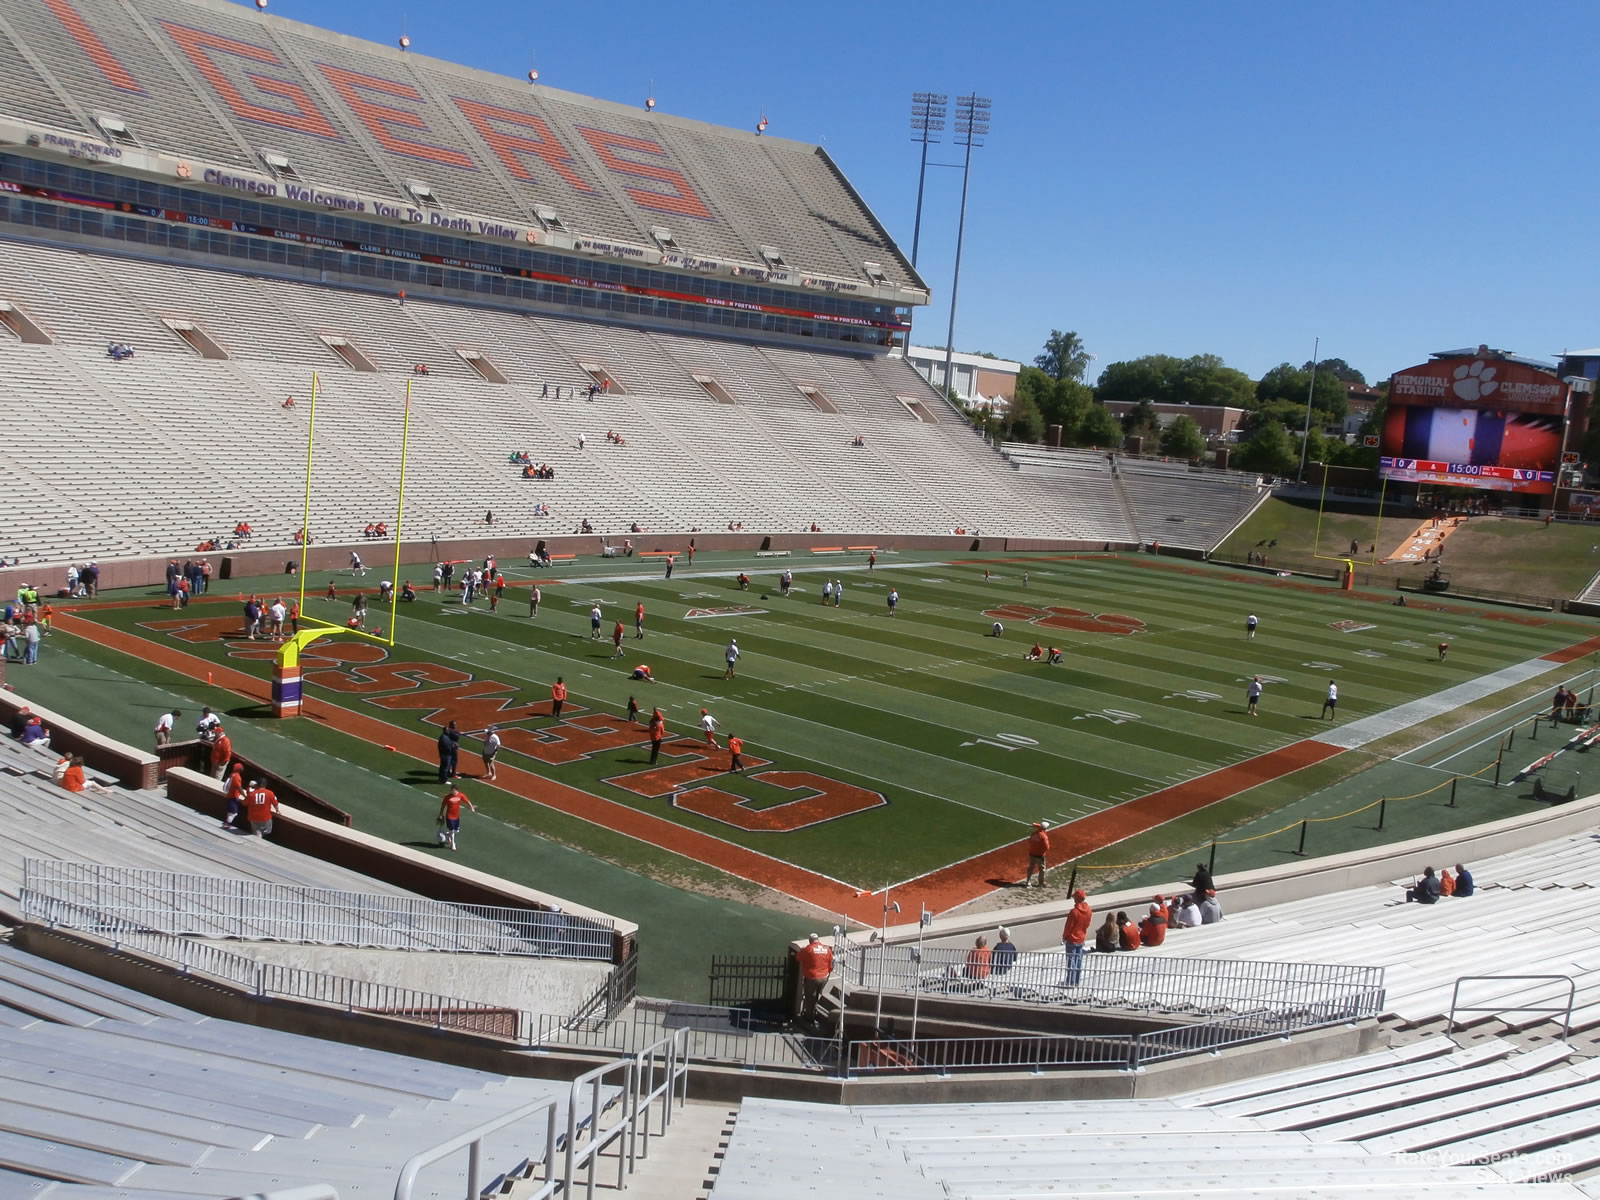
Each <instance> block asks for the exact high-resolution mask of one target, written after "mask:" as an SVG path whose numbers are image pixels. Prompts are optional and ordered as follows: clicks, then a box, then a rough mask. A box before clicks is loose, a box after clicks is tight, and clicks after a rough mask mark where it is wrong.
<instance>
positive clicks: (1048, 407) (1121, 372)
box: [970, 329, 1383, 475]
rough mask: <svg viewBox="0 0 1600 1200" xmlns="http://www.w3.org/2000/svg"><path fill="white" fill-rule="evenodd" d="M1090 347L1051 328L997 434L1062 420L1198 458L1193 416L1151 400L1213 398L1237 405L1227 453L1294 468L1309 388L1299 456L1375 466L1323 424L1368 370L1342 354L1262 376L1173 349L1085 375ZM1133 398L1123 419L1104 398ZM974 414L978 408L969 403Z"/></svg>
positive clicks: (1090, 440) (1272, 468) (1075, 431)
mask: <svg viewBox="0 0 1600 1200" xmlns="http://www.w3.org/2000/svg"><path fill="white" fill-rule="evenodd" d="M1090 361H1091V356H1090V355H1089V353H1088V351H1087V349H1086V348H1085V346H1084V343H1083V339H1082V338H1080V337H1079V336H1078V335H1077V334H1076V333H1073V332H1063V331H1061V330H1059V329H1053V330H1051V331H1050V336H1049V337H1048V338H1047V339H1045V344H1044V349H1043V351H1042V352H1041V353H1040V354H1039V355H1038V357H1036V358H1035V359H1034V360H1033V365H1031V366H1025V367H1023V368H1022V372H1021V374H1019V375H1018V376H1017V390H1016V396H1015V398H1014V399H1013V400H1012V403H1011V408H1010V411H1009V412H1007V413H1005V414H1004V415H1003V417H1001V418H998V419H1000V420H1001V429H1000V431H999V432H1000V435H1001V436H1002V437H1003V438H1005V439H1006V440H1009V441H1016V442H1040V441H1043V440H1044V435H1045V431H1046V429H1047V428H1048V427H1049V426H1051V425H1060V426H1061V441H1062V444H1063V445H1067V446H1099V447H1108V448H1109V447H1114V446H1121V445H1122V444H1123V439H1124V438H1126V437H1130V436H1135V435H1138V436H1141V437H1143V438H1144V439H1145V442H1146V445H1149V444H1150V443H1151V442H1152V441H1154V443H1155V444H1156V445H1157V446H1159V448H1160V453H1162V454H1165V455H1168V456H1169V457H1172V458H1184V459H1196V458H1199V457H1201V456H1202V455H1204V454H1205V451H1206V439H1205V435H1204V434H1203V433H1202V432H1201V430H1200V426H1199V425H1198V424H1197V423H1196V422H1195V420H1194V419H1193V418H1192V417H1189V416H1187V415H1180V416H1178V417H1177V418H1176V419H1174V420H1172V421H1169V422H1168V423H1167V424H1165V425H1163V424H1162V423H1161V421H1160V420H1159V419H1158V418H1157V415H1156V410H1155V406H1156V405H1158V404H1212V405H1226V406H1230V407H1233V408H1242V409H1244V410H1245V415H1244V418H1243V421H1242V423H1241V429H1242V430H1243V435H1242V441H1241V443H1240V445H1239V448H1238V453H1237V454H1236V455H1235V456H1234V459H1233V461H1234V463H1235V464H1236V465H1238V466H1240V467H1243V468H1245V469H1246V470H1253V471H1263V472H1266V473H1268V474H1276V475H1283V474H1292V473H1293V472H1294V471H1295V470H1296V468H1297V466H1298V464H1299V461H1300V443H1301V431H1302V429H1303V428H1304V425H1305V415H1306V396H1307V392H1308V391H1309V392H1310V396H1311V409H1312V417H1311V433H1310V435H1309V437H1308V438H1307V439H1306V442H1307V445H1306V460H1307V461H1308V462H1325V463H1329V464H1332V465H1337V466H1356V467H1376V466H1377V465H1378V452H1377V450H1375V449H1367V448H1366V447H1364V446H1363V445H1362V444H1361V441H1360V439H1359V438H1358V439H1357V442H1356V444H1355V445H1347V444H1346V443H1345V442H1344V441H1343V440H1342V439H1340V438H1330V437H1327V436H1325V435H1324V434H1323V433H1322V432H1321V430H1322V428H1323V427H1324V426H1331V425H1337V424H1339V423H1341V422H1343V420H1344V418H1345V414H1346V412H1347V411H1348V401H1347V395H1346V389H1347V388H1348V387H1349V385H1351V384H1358V385H1363V386H1364V385H1365V384H1366V378H1365V377H1364V376H1363V375H1362V374H1361V372H1360V371H1358V370H1356V369H1355V368H1354V367H1352V366H1351V365H1350V364H1349V363H1347V362H1345V361H1344V359H1342V358H1327V359H1323V360H1321V361H1320V362H1318V363H1317V364H1316V372H1315V382H1313V372H1312V364H1311V363H1309V362H1307V363H1305V364H1304V365H1302V366H1299V367H1296V366H1294V365H1293V364H1291V363H1287V362H1285V363H1281V364H1279V365H1278V366H1276V367H1274V368H1272V370H1270V371H1268V372H1267V373H1266V374H1265V375H1263V376H1262V377H1261V378H1260V379H1251V378H1250V377H1249V376H1248V375H1246V374H1245V373H1244V372H1243V371H1240V370H1237V369H1236V368H1234V367H1230V366H1228V365H1227V364H1226V363H1224V362H1223V361H1222V359H1221V358H1219V357H1218V356H1217V355H1215V354H1196V355H1193V356H1191V357H1189V358H1178V357H1176V356H1174V355H1171V354H1147V355H1145V356H1143V357H1142V358H1135V359H1132V360H1130V361H1128V362H1115V363H1111V364H1110V365H1108V366H1107V367H1106V368H1105V370H1103V371H1102V372H1101V373H1100V378H1099V380H1098V381H1097V382H1096V383H1095V384H1094V385H1092V386H1091V385H1090V384H1087V383H1085V382H1084V381H1083V377H1084V375H1085V374H1086V373H1087V371H1088V368H1089V363H1090ZM1119 401H1120V402H1124V403H1127V404H1129V405H1131V406H1132V407H1131V409H1130V410H1129V411H1128V413H1127V415H1126V416H1124V417H1122V418H1121V419H1119V418H1117V417H1116V416H1114V415H1113V414H1112V413H1111V411H1110V409H1108V408H1107V407H1106V406H1107V404H1110V403H1115V402H1119ZM970 415H971V416H972V417H973V420H974V421H975V422H982V421H984V420H985V419H986V414H983V413H978V412H972V413H971V414H970ZM1382 424H1383V400H1382V399H1380V400H1379V402H1378V405H1377V406H1376V408H1375V409H1374V410H1373V412H1372V414H1371V415H1370V416H1368V417H1367V418H1366V420H1365V422H1364V423H1363V424H1362V427H1361V433H1362V435H1366V434H1369V433H1377V432H1378V430H1379V429H1380V428H1381V427H1382Z"/></svg>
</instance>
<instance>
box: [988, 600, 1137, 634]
mask: <svg viewBox="0 0 1600 1200" xmlns="http://www.w3.org/2000/svg"><path fill="white" fill-rule="evenodd" d="M983 615H984V616H986V617H992V618H994V619H995V620H996V621H1026V622H1027V623H1028V624H1030V625H1043V626H1044V627H1045V628H1046V629H1072V630H1076V631H1077V632H1079V633H1118V634H1122V633H1143V632H1144V627H1145V626H1144V622H1143V621H1141V620H1140V619H1139V618H1138V617H1127V616H1123V615H1122V614H1120V613H1092V612H1085V611H1084V610H1083V609H1081V608H1061V607H1059V606H1056V605H1052V606H1051V607H1049V608H1032V607H1030V606H1028V605H1026V604H1005V605H1002V606H1001V607H999V608H986V609H984V610H983Z"/></svg>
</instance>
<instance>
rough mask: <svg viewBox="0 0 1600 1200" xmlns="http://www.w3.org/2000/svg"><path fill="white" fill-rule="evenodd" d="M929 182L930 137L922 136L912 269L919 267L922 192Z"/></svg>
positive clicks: (912, 238) (912, 245)
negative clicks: (918, 251) (918, 252)
mask: <svg viewBox="0 0 1600 1200" xmlns="http://www.w3.org/2000/svg"><path fill="white" fill-rule="evenodd" d="M927 183H928V138H927V135H926V132H924V135H923V138H922V167H921V169H920V170H919V171H918V173H917V219H916V224H914V225H913V226H912V227H911V269H912V270H913V271H915V270H916V269H917V250H918V248H919V247H920V246H921V245H922V192H923V188H924V187H926V186H927Z"/></svg>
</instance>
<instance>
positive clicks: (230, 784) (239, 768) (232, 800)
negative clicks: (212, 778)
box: [222, 762, 244, 829]
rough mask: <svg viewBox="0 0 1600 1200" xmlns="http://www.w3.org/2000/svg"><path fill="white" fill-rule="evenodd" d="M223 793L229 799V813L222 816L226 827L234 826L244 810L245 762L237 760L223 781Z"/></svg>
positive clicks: (223, 825) (223, 824)
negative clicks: (235, 820)
mask: <svg viewBox="0 0 1600 1200" xmlns="http://www.w3.org/2000/svg"><path fill="white" fill-rule="evenodd" d="M223 795H224V796H225V797H226V798H227V801H228V811H227V815H226V816H224V817H223V818H222V827H223V828H224V829H231V828H233V822H234V819H235V818H236V817H238V815H239V814H240V813H241V812H242V811H243V810H244V764H243V763H239V762H235V763H234V764H233V769H232V770H231V771H229V772H228V778H227V780H226V781H224V783H223Z"/></svg>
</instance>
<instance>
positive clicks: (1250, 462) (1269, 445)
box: [1238, 421, 1300, 475]
mask: <svg viewBox="0 0 1600 1200" xmlns="http://www.w3.org/2000/svg"><path fill="white" fill-rule="evenodd" d="M1238 461H1239V465H1240V466H1241V467H1244V468H1245V469H1246V470H1249V471H1262V472H1265V473H1266V474H1268V475H1292V474H1294V472H1295V469H1296V468H1297V467H1298V466H1299V461H1300V460H1299V456H1298V455H1297V454H1295V446H1294V443H1293V442H1291V441H1290V440H1289V431H1288V430H1287V429H1285V428H1284V427H1283V425H1282V424H1281V423H1279V422H1277V421H1263V422H1261V423H1260V424H1259V425H1257V426H1256V427H1255V428H1254V429H1253V430H1252V431H1251V433H1250V436H1249V438H1248V439H1246V441H1245V443H1244V445H1243V446H1241V447H1240V448H1239V459H1238Z"/></svg>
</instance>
